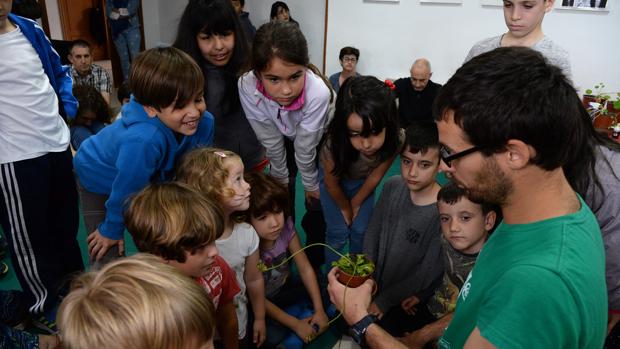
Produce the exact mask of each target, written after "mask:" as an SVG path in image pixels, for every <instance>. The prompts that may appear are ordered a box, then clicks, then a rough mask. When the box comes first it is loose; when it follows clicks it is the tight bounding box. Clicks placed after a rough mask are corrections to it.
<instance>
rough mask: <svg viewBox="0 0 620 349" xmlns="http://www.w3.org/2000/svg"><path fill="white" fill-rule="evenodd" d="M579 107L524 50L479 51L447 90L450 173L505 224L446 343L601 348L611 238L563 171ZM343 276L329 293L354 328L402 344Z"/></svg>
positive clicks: (566, 83)
mask: <svg viewBox="0 0 620 349" xmlns="http://www.w3.org/2000/svg"><path fill="white" fill-rule="evenodd" d="M582 112H583V106H582V104H581V101H580V100H579V97H578V96H577V94H576V93H575V89H574V88H573V87H572V85H571V82H570V80H569V79H568V77H567V76H566V75H564V74H563V73H562V71H561V69H560V68H559V67H557V66H555V65H553V64H551V63H549V62H548V61H547V60H545V58H544V57H543V56H542V54H540V53H539V52H536V51H534V50H532V49H529V48H525V47H501V48H498V49H496V50H493V51H491V52H488V53H484V54H482V55H479V56H477V57H475V58H473V59H472V60H470V61H469V62H467V63H465V64H464V65H463V66H462V67H461V68H459V69H458V70H457V72H456V73H455V74H454V76H452V78H450V80H449V81H448V82H447V83H446V84H445V85H444V86H443V88H442V89H441V91H440V93H439V95H438V96H437V99H436V101H435V105H434V108H433V114H434V115H435V118H436V120H437V128H438V131H439V140H440V142H441V144H442V146H441V158H442V170H443V171H444V172H446V173H447V175H448V177H451V178H452V180H454V181H455V182H456V183H457V184H458V185H459V186H460V187H462V188H464V189H465V191H466V192H467V195H468V197H469V198H471V199H472V200H484V201H487V202H489V203H492V204H497V205H499V206H500V208H501V210H502V215H503V217H504V221H503V222H502V224H501V225H500V226H499V227H498V228H497V229H496V230H495V231H494V232H493V235H492V236H491V238H490V239H489V240H488V241H487V243H486V244H485V247H484V249H483V250H482V252H481V253H480V255H479V256H478V260H477V261H476V265H475V266H474V268H473V269H472V271H471V273H470V274H469V277H468V278H467V280H466V281H465V283H464V285H463V288H462V290H461V292H460V293H459V298H458V301H457V305H456V311H455V313H454V318H453V319H452V322H451V323H450V326H448V328H447V329H446V331H445V332H444V334H443V337H442V338H441V339H440V340H439V343H438V344H439V347H440V348H460V347H465V348H496V347H500V348H505V347H519V348H585V349H590V348H591V349H595V348H596V349H598V348H601V347H603V344H604V341H605V334H606V328H607V291H606V285H605V254H604V249H603V239H602V237H601V231H600V228H599V225H598V223H597V221H596V218H595V216H594V214H593V213H592V211H591V210H590V209H589V208H588V206H587V205H586V202H585V201H584V200H583V199H582V198H581V196H579V195H578V194H577V193H576V192H575V191H574V189H573V188H572V187H571V183H570V182H569V180H568V179H567V176H566V174H565V171H564V169H563V166H565V165H566V164H569V163H571V162H572V161H574V159H576V158H575V156H576V153H577V151H575V148H574V147H573V145H576V146H579V145H581V144H583V142H584V139H586V138H585V137H587V132H586V131H585V130H586V129H585V128H584V125H583V123H584V122H585V120H584V118H583V114H582ZM568 145H571V146H568ZM335 273H336V271H335V270H332V271H331V272H330V274H329V275H328V278H329V281H330V285H329V292H330V296H331V299H332V301H333V302H335V303H336V307H337V308H339V309H343V308H344V318H345V319H346V320H347V322H349V323H352V324H356V325H355V326H354V329H356V328H357V329H358V330H359V332H360V333H362V337H363V338H365V339H366V340H367V342H368V343H369V344H370V346H371V347H372V346H374V345H376V346H380V345H383V346H385V345H390V347H396V348H398V347H399V344H398V343H396V342H395V341H394V338H391V337H390V336H389V335H387V334H386V333H385V331H383V330H382V329H381V328H380V327H379V326H376V325H374V324H372V321H368V320H366V319H367V317H366V316H367V315H368V311H367V310H366V309H365V307H367V306H368V305H370V293H371V291H372V282H371V281H367V282H366V284H364V285H362V286H360V288H357V289H349V290H347V293H346V302H345V300H344V298H345V296H344V295H343V291H344V289H343V288H344V286H343V285H339V284H338V281H337V280H336V279H335ZM343 302H345V303H346V307H343ZM362 327H363V328H362ZM400 347H402V346H400Z"/></svg>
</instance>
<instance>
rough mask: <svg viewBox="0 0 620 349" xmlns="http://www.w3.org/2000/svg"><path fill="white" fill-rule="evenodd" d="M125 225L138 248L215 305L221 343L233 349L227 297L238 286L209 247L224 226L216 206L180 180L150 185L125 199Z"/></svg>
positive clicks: (230, 304) (230, 298) (232, 318)
mask: <svg viewBox="0 0 620 349" xmlns="http://www.w3.org/2000/svg"><path fill="white" fill-rule="evenodd" d="M125 224H126V226H127V230H129V232H130V233H131V236H132V237H133V240H134V242H135V244H136V247H137V248H138V250H139V251H140V252H147V253H151V254H154V255H156V256H159V257H161V258H162V259H164V260H165V262H166V263H167V264H170V265H172V266H174V267H176V268H177V269H179V270H180V271H181V272H182V273H183V274H185V275H187V276H189V277H192V278H194V279H195V280H196V282H197V283H198V284H200V285H202V287H203V288H204V289H205V291H206V292H207V293H208V294H209V296H210V297H211V299H212V300H213V304H214V305H215V319H216V323H217V325H216V328H217V331H218V334H219V338H220V339H221V342H222V345H223V347H224V348H227V349H228V348H238V347H239V342H238V339H237V333H238V328H237V315H236V311H235V305H234V303H233V299H234V297H235V295H236V294H237V293H239V291H240V290H239V285H238V284H237V281H236V278H235V274H234V272H233V271H232V270H231V269H230V267H229V266H228V264H226V262H225V261H224V259H222V258H221V257H220V256H218V252H217V247H215V239H217V238H218V237H219V236H220V235H222V231H224V218H223V215H222V212H221V210H220V208H219V206H218V205H217V204H216V203H214V202H212V201H211V200H209V199H207V198H206V197H204V196H203V195H201V194H200V193H198V192H196V191H195V190H194V189H192V188H190V187H189V186H187V185H185V184H182V183H174V182H172V183H163V184H152V185H149V186H147V187H146V188H145V189H144V190H142V191H141V192H139V193H138V194H137V195H136V196H135V197H134V198H133V199H132V200H131V203H130V204H129V208H128V209H127V210H126V212H125Z"/></svg>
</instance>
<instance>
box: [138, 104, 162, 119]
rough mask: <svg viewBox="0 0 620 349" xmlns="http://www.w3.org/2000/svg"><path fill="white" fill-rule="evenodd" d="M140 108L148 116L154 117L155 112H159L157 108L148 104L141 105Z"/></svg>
mask: <svg viewBox="0 0 620 349" xmlns="http://www.w3.org/2000/svg"><path fill="white" fill-rule="evenodd" d="M142 108H144V111H145V112H146V114H147V115H148V116H149V118H154V117H156V116H157V113H158V112H159V109H157V108H155V107H151V106H148V105H143V106H142Z"/></svg>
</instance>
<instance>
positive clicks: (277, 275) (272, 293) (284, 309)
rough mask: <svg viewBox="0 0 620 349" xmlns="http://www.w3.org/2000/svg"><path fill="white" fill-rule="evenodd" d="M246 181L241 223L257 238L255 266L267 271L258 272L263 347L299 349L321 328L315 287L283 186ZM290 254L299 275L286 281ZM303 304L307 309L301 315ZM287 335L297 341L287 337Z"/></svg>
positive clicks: (264, 179)
mask: <svg viewBox="0 0 620 349" xmlns="http://www.w3.org/2000/svg"><path fill="white" fill-rule="evenodd" d="M246 179H247V181H248V183H250V185H251V187H252V189H251V195H250V208H249V210H248V211H247V215H246V217H245V219H246V221H247V222H248V223H250V224H252V226H253V227H254V229H255V230H256V233H257V234H258V236H259V237H260V258H261V262H262V263H263V264H264V265H265V266H266V267H267V268H269V270H268V271H266V272H264V273H263V276H264V279H265V295H266V297H267V300H266V301H265V308H266V312H267V316H268V319H267V331H268V333H269V337H268V338H267V342H266V344H267V347H268V348H270V347H276V346H277V347H281V346H282V344H283V342H286V344H287V345H286V346H285V347H286V348H291V347H293V346H294V345H293V343H292V342H295V343H296V344H297V346H299V347H301V346H302V345H303V343H308V342H309V341H310V340H311V339H312V338H313V337H314V336H316V335H317V333H318V332H320V331H322V330H323V329H325V328H326V327H327V323H328V318H327V314H326V313H325V310H324V308H323V301H322V298H321V292H320V290H319V283H318V282H317V277H316V274H315V273H314V269H312V266H311V265H310V262H309V261H308V257H307V256H306V254H305V253H304V251H303V250H302V249H301V241H300V240H299V236H298V235H297V233H296V232H295V224H294V222H293V218H292V217H291V212H290V206H289V196H288V190H287V188H286V187H285V186H284V185H283V184H282V183H280V182H279V181H278V180H276V179H275V178H273V177H270V176H268V175H266V174H263V173H257V172H251V173H248V174H246ZM290 255H293V256H294V257H293V262H295V265H296V266H297V270H299V277H292V276H291V265H290V263H288V262H287V263H283V262H284V261H285V260H286V259H287V258H288V257H289V256H290ZM299 278H301V282H299V281H300V280H299ZM309 306H311V310H310V311H306V310H307V308H309ZM299 310H301V311H299ZM292 333H294V334H295V335H297V338H291V334H292ZM293 336H294V335H293ZM302 341H303V343H302Z"/></svg>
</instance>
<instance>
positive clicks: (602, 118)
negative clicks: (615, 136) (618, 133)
mask: <svg viewBox="0 0 620 349" xmlns="http://www.w3.org/2000/svg"><path fill="white" fill-rule="evenodd" d="M604 88H605V84H604V83H602V82H600V83H598V84H596V85H594V90H592V89H587V90H586V91H585V92H586V94H585V95H584V96H583V103H584V106H585V107H586V109H587V110H588V113H589V114H590V118H591V119H592V123H593V124H594V128H597V129H601V130H605V131H607V130H608V129H610V128H613V127H614V126H615V125H617V124H618V121H617V118H618V116H619V115H620V93H617V96H616V99H615V100H612V98H611V95H610V94H608V93H606V92H603V89H604Z"/></svg>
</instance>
